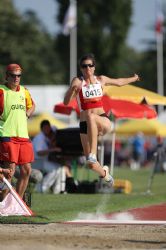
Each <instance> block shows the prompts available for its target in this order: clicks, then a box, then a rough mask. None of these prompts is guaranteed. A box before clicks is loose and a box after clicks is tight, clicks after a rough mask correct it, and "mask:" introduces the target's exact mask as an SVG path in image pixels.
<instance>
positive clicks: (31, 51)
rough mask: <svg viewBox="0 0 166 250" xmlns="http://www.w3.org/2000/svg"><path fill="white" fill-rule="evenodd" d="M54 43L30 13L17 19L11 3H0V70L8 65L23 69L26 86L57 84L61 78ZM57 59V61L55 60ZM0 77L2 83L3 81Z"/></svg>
mask: <svg viewBox="0 0 166 250" xmlns="http://www.w3.org/2000/svg"><path fill="white" fill-rule="evenodd" d="M54 46H55V39H54V38H53V37H52V36H51V35H50V34H49V33H48V32H47V31H46V29H45V28H44V26H43V24H42V23H41V21H39V19H38V18H37V16H36V14H35V13H34V12H32V11H28V12H26V13H25V14H24V15H23V16H22V15H20V14H19V13H18V12H17V10H16V9H15V8H14V5H13V3H12V1H11V0H1V2H0V58H1V61H0V70H1V72H0V73H1V76H2V75H4V73H3V71H4V70H5V66H6V65H7V64H9V63H13V62H15V63H19V64H20V65H22V67H23V69H24V74H23V78H22V81H23V82H24V83H25V84H48V83H52V84H55V83H56V84H58V83H59V81H60V79H61V76H60V73H59V72H60V70H59V67H60V66H59V63H58V62H59V60H58V56H57V55H56V52H55V48H54ZM55 58H56V60H55ZM2 80H3V79H2V77H1V81H2Z"/></svg>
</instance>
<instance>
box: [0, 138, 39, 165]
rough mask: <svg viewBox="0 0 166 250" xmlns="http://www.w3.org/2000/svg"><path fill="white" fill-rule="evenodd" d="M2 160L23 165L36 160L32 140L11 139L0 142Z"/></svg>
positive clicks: (0, 158)
mask: <svg viewBox="0 0 166 250" xmlns="http://www.w3.org/2000/svg"><path fill="white" fill-rule="evenodd" d="M0 161H5V162H14V163H16V165H23V164H25V163H30V162H33V161H34V152H33V146H32V143H31V141H29V140H27V141H24V142H20V143H18V142H17V143H15V142H14V141H12V140H10V141H7V142H0Z"/></svg>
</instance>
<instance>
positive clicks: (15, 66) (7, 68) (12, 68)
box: [6, 63, 22, 71]
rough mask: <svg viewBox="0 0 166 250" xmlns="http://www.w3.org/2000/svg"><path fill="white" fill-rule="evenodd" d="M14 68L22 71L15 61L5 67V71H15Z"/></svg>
mask: <svg viewBox="0 0 166 250" xmlns="http://www.w3.org/2000/svg"><path fill="white" fill-rule="evenodd" d="M15 70H20V71H22V68H21V66H20V65H18V64H15V63H11V64H9V65H8V66H7V67H6V71H15Z"/></svg>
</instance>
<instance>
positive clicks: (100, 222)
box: [65, 220, 166, 225]
mask: <svg viewBox="0 0 166 250" xmlns="http://www.w3.org/2000/svg"><path fill="white" fill-rule="evenodd" d="M65 223H69V224H133V225H136V224H139V225H140V224H143V225H166V221H162V220H122V221H119V220H73V221H66V222H65Z"/></svg>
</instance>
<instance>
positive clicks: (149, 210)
mask: <svg viewBox="0 0 166 250" xmlns="http://www.w3.org/2000/svg"><path fill="white" fill-rule="evenodd" d="M84 217H85V218H84ZM66 223H67V224H84V225H89V224H95V225H117V224H121V225H122V224H126V225H131V224H133V225H137V224H138V225H166V203H162V204H158V205H152V206H148V207H143V208H134V209H130V210H127V211H124V212H118V213H111V214H106V215H102V216H101V215H91V216H90V214H89V215H88V216H86V215H85V216H83V215H82V218H78V219H75V220H73V221H66V222H65V224H66Z"/></svg>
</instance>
